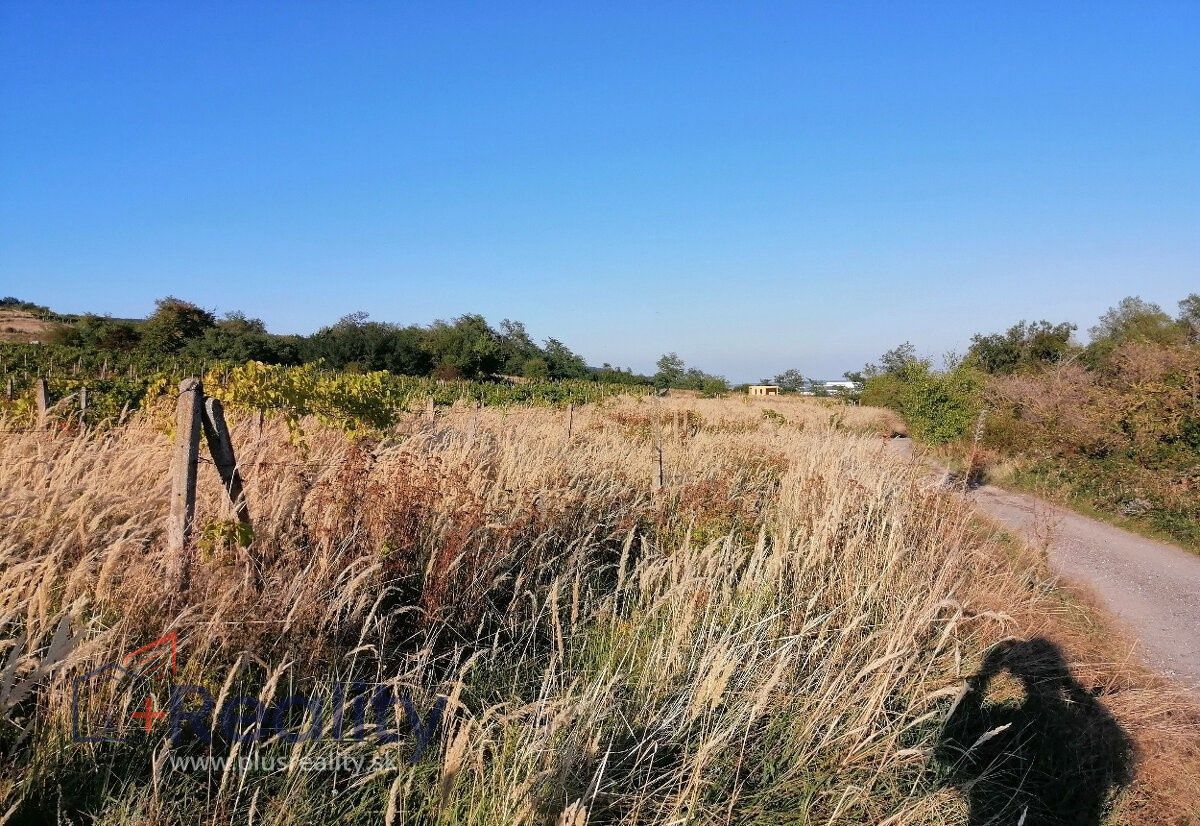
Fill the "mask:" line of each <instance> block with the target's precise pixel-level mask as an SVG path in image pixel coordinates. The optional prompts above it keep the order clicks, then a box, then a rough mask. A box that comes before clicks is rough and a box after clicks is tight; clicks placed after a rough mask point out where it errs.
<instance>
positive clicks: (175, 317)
mask: <svg viewBox="0 0 1200 826" xmlns="http://www.w3.org/2000/svg"><path fill="white" fill-rule="evenodd" d="M154 304H155V310H154V312H153V313H152V314H151V315H150V317H149V318H147V319H146V321H145V323H143V324H142V328H141V333H142V342H141V343H142V346H143V348H145V349H147V350H149V351H151V352H154V353H176V352H178V351H179V350H180V349H182V348H183V346H184V345H185V344H187V342H188V341H190V340H192V339H198V338H200V337H201V336H203V335H204V332H205V330H208V329H211V328H212V327H213V326H214V325H216V323H217V320H216V318H215V317H214V316H213V314H212V313H210V312H209V311H208V310H205V309H202V308H201V307H199V306H197V305H195V304H193V303H191V302H190V301H184V300H183V299H180V298H176V297H174V296H170V295H169V296H167V297H166V298H160V299H159V300H158V301H156V302H154Z"/></svg>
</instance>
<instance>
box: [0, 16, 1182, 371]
mask: <svg viewBox="0 0 1200 826" xmlns="http://www.w3.org/2000/svg"><path fill="white" fill-rule="evenodd" d="M1198 43H1200V3H1195V2H1186V3H1184V2H1181V3H1128V4H1120V3H1079V4H1076V3H1065V2H1055V3H1045V4H1033V3H990V4H983V3H975V4H962V3H947V4H944V5H939V4H934V3H919V4H918V3H894V2H889V3H878V4H868V3H858V4H855V3H820V4H817V3H807V4H802V3H787V4H758V3H755V4H734V3H728V4H710V3H696V2H689V3H653V4H647V3H638V4H632V3H631V4H609V3H606V4H594V5H590V6H588V5H582V4H549V3H547V4H456V3H445V2H439V3H429V4H420V5H404V4H398V3H379V4H371V3H332V2H330V3H305V4H254V3H187V4H184V3H178V4H171V3H79V4H72V3H43V2H36V3H25V2H17V1H16V0H9V2H5V3H3V4H0V293H2V294H15V295H18V296H21V297H24V298H28V299H31V300H36V301H38V302H39V303H45V304H50V305H51V306H53V307H54V308H56V309H59V310H62V311H69V312H77V311H83V310H96V311H101V312H108V313H111V314H113V315H117V316H138V315H144V314H146V313H147V312H148V311H149V310H150V309H151V308H152V303H153V300H154V299H155V298H156V297H160V296H162V295H165V294H169V293H170V294H175V295H178V296H180V297H184V298H188V299H190V300H193V301H196V302H197V303H200V304H203V305H205V306H207V307H210V308H215V309H217V310H220V311H225V310H231V309H242V310H245V311H247V312H248V313H250V314H252V315H258V316H261V317H262V318H264V319H265V320H266V321H267V323H268V325H269V326H270V328H271V329H273V330H276V331H280V332H288V331H293V332H309V331H311V330H313V329H315V328H317V327H319V326H322V325H323V324H326V323H331V322H332V321H334V320H336V319H337V318H338V317H339V316H341V315H344V314H346V313H349V312H352V311H355V310H359V309H362V310H366V311H368V312H370V313H371V316H372V317H373V318H376V319H380V320H386V321H396V322H402V323H411V322H428V321H430V320H432V319H434V318H438V317H450V316H454V315H459V314H462V313H465V312H480V313H483V314H484V315H486V316H487V317H488V318H489V319H490V320H492V321H493V322H498V321H499V320H500V319H501V318H504V317H511V318H517V319H521V320H524V321H525V322H526V323H527V324H528V326H529V329H530V331H531V332H532V333H533V334H534V335H535V336H536V337H546V336H555V337H558V338H561V339H562V340H564V341H565V342H567V343H568V344H569V345H570V346H572V347H573V348H574V349H576V350H577V351H579V352H580V353H582V354H583V355H584V356H585V357H587V358H588V359H589V361H591V362H593V363H599V362H601V361H610V362H613V363H617V364H621V365H629V366H632V367H634V368H636V369H639V370H647V369H649V368H650V367H651V365H652V364H653V362H654V360H655V358H657V356H658V355H659V354H660V353H662V352H663V351H665V350H676V351H678V352H679V353H680V355H682V356H683V357H684V359H685V360H686V361H687V362H688V363H689V364H695V365H697V366H700V367H702V368H704V369H706V370H710V371H714V372H719V373H724V374H726V375H727V376H729V377H730V378H731V379H735V380H744V379H756V378H759V377H762V376H767V375H771V374H773V373H775V372H778V371H780V370H782V369H784V368H787V367H798V368H799V369H800V370H801V371H803V372H805V373H806V374H811V375H819V376H826V377H833V376H836V375H838V374H840V373H841V372H842V371H843V370H846V369H852V368H856V367H858V366H861V364H862V363H863V362H864V361H865V360H868V359H871V358H873V357H874V356H876V355H877V354H878V353H879V352H881V351H882V350H884V349H887V348H889V347H891V346H894V345H895V344H897V343H899V342H900V341H903V340H905V339H909V340H912V341H913V342H914V343H916V344H917V345H918V347H919V348H920V349H921V350H922V351H924V352H926V353H929V354H931V355H934V356H940V354H941V353H943V352H945V351H947V350H951V349H957V350H959V351H961V350H962V349H964V348H965V345H966V342H967V340H968V339H969V337H970V335H971V334H972V333H974V332H977V331H989V332H990V331H994V330H998V329H1002V328H1005V327H1007V326H1008V325H1009V324H1011V323H1013V322H1015V321H1017V320H1018V319H1021V318H1029V319H1033V318H1042V317H1046V318H1049V319H1050V320H1051V321H1060V320H1071V321H1075V322H1077V323H1079V324H1080V327H1081V331H1085V330H1086V328H1087V327H1088V326H1089V325H1090V324H1091V323H1093V322H1094V320H1095V318H1096V317H1097V316H1098V315H1099V314H1100V313H1101V312H1103V311H1104V309H1105V308H1107V307H1108V306H1110V305H1112V304H1114V303H1116V302H1117V301H1118V300H1119V299H1120V298H1122V297H1123V296H1125V295H1129V294H1139V295H1141V296H1142V297H1144V298H1146V299H1148V300H1152V301H1157V302H1159V303H1161V304H1163V305H1164V306H1165V307H1166V308H1167V309H1169V310H1172V311H1173V310H1174V308H1175V307H1174V305H1175V302H1176V301H1177V300H1178V299H1179V298H1182V297H1183V296H1184V295H1185V294H1186V293H1188V292H1192V291H1200V47H1198V46H1197V44H1198Z"/></svg>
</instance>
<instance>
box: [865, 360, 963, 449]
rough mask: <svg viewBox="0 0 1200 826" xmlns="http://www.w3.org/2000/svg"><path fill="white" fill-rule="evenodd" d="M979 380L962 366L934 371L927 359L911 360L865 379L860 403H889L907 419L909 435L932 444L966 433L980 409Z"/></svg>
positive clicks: (888, 405)
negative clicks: (894, 368) (891, 370)
mask: <svg viewBox="0 0 1200 826" xmlns="http://www.w3.org/2000/svg"><path fill="white" fill-rule="evenodd" d="M981 387H982V381H981V378H980V376H979V374H978V373H976V372H975V371H974V370H971V369H969V368H965V367H958V368H956V369H954V370H949V371H946V372H937V371H934V370H933V369H932V368H931V367H930V366H929V363H928V362H926V361H922V360H916V359H914V360H911V361H908V362H905V363H904V364H902V365H899V366H897V368H896V370H895V371H894V372H887V373H880V374H878V375H875V376H871V377H870V378H868V379H867V380H866V384H865V386H864V388H863V394H862V403H863V404H866V405H871V406H875V407H889V408H891V409H893V410H896V411H898V412H899V413H900V414H901V415H902V416H904V419H905V421H907V422H908V427H909V429H910V431H911V432H912V435H913V436H915V437H916V438H918V439H921V440H922V441H925V442H929V443H931V444H944V443H946V442H950V441H953V440H954V439H958V438H961V437H963V436H964V435H966V434H967V433H968V432H969V431H970V430H971V428H972V426H973V424H974V422H975V419H976V417H977V416H978V415H979V409H980V390H981Z"/></svg>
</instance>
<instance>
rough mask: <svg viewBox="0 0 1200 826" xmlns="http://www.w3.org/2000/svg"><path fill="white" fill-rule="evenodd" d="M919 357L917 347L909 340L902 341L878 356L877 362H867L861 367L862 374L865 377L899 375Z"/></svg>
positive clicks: (917, 360) (916, 361)
mask: <svg viewBox="0 0 1200 826" xmlns="http://www.w3.org/2000/svg"><path fill="white" fill-rule="evenodd" d="M920 361H921V359H919V358H918V357H917V348H916V347H914V346H913V345H912V344H911V343H910V342H907V341H906V342H904V343H903V344H901V345H899V346H898V347H894V348H892V349H891V350H888V351H887V352H886V353H884V354H883V355H882V356H880V357H879V363H878V364H868V365H866V366H865V367H863V370H862V372H863V375H864V376H865V377H867V378H870V377H872V376H900V375H903V374H904V371H905V370H906V369H907V368H908V366H909V365H910V364H916V363H918V362H920Z"/></svg>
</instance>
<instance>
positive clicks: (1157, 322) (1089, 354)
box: [1084, 296, 1187, 369]
mask: <svg viewBox="0 0 1200 826" xmlns="http://www.w3.org/2000/svg"><path fill="white" fill-rule="evenodd" d="M1089 333H1091V337H1092V341H1091V343H1089V344H1088V346H1087V348H1086V350H1085V351H1084V362H1085V363H1086V364H1087V366H1088V367H1090V368H1092V369H1107V368H1108V366H1109V363H1110V360H1111V358H1112V356H1113V354H1114V353H1116V352H1117V350H1118V349H1119V348H1120V347H1121V345H1122V344H1125V343H1127V342H1131V341H1138V342H1143V343H1149V344H1164V345H1165V344H1180V343H1183V342H1184V341H1186V339H1187V331H1186V330H1185V329H1184V327H1183V325H1181V324H1179V323H1178V322H1176V321H1175V319H1173V318H1171V317H1170V316H1169V315H1167V314H1166V313H1165V312H1163V309H1162V308H1161V307H1159V306H1158V305H1157V304H1153V303H1151V302H1149V301H1143V300H1142V299H1141V298H1138V297H1137V296H1130V297H1128V298H1123V299H1121V302H1120V303H1119V304H1117V306H1115V307H1112V308H1110V309H1109V310H1108V312H1106V313H1105V314H1104V315H1102V316H1101V317H1100V320H1099V322H1098V323H1097V324H1096V326H1095V327H1092V328H1091V330H1089Z"/></svg>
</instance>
